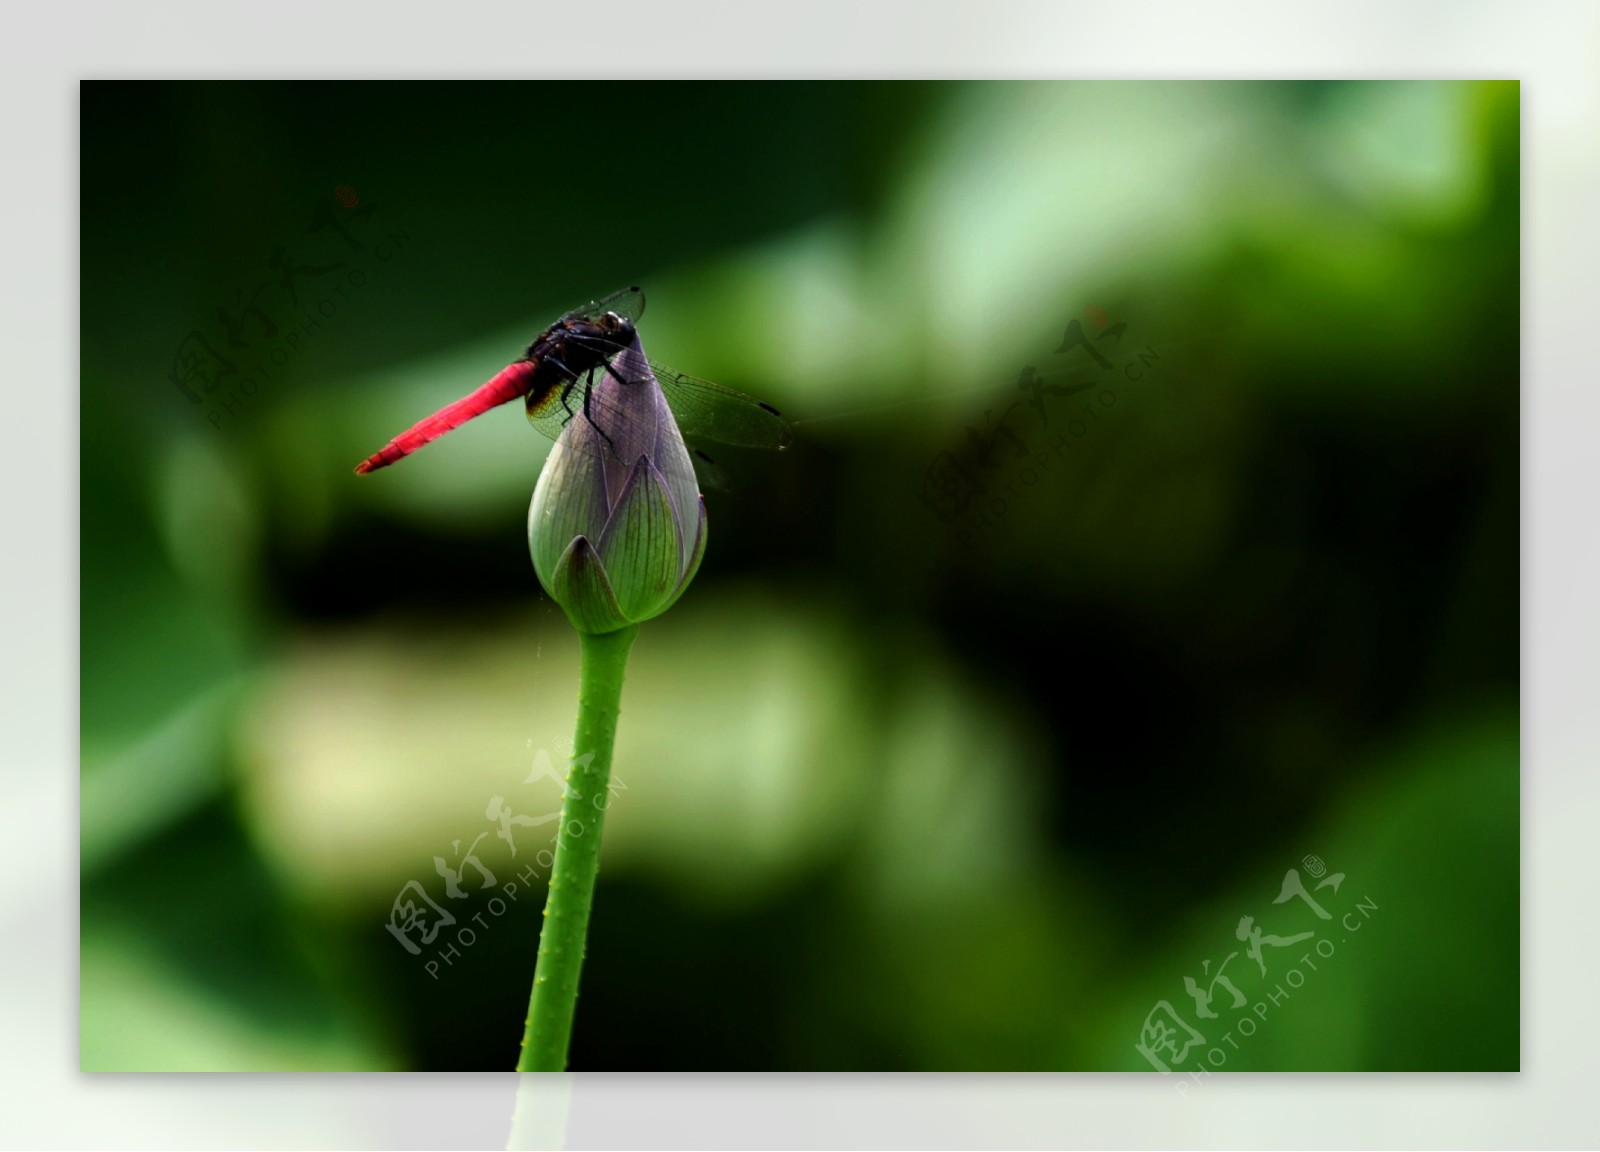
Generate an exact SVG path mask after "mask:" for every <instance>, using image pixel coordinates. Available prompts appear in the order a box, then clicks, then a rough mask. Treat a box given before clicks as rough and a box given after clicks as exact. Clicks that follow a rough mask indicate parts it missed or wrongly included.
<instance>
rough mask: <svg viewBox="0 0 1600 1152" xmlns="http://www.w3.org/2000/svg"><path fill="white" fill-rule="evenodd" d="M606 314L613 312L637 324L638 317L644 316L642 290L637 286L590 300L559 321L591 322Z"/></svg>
mask: <svg viewBox="0 0 1600 1152" xmlns="http://www.w3.org/2000/svg"><path fill="white" fill-rule="evenodd" d="M607 312H615V313H616V314H617V315H618V316H626V317H627V318H628V319H629V320H632V321H633V322H634V323H635V324H637V323H638V322H639V317H641V316H643V315H644V289H643V288H640V287H639V286H638V285H637V284H635V285H634V286H633V287H631V288H623V289H621V290H620V291H617V292H613V293H612V294H611V295H609V296H604V297H601V298H600V299H599V300H591V301H589V303H587V304H585V305H584V306H583V307H582V308H574V309H573V310H572V311H571V312H568V313H567V314H566V315H564V316H562V317H561V319H562V320H580V319H589V320H593V319H594V318H595V317H597V316H603V315H605V314H606V313H607ZM558 323H559V321H558Z"/></svg>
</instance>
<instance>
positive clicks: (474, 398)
mask: <svg viewBox="0 0 1600 1152" xmlns="http://www.w3.org/2000/svg"><path fill="white" fill-rule="evenodd" d="M643 314H644V290H643V289H641V288H639V287H637V286H634V287H631V288H624V289H622V290H621V291H618V292H613V293H612V294H611V295H609V296H606V297H604V298H602V299H600V300H596V301H593V302H591V303H589V304H585V305H584V306H583V307H582V308H575V309H573V310H572V311H570V312H567V313H565V314H564V315H563V316H561V318H560V319H558V320H557V321H556V322H555V323H553V324H551V325H550V326H549V327H548V328H546V329H545V330H544V331H543V332H541V333H539V335H538V336H537V337H535V338H534V341H533V343H531V344H529V345H528V348H527V351H525V352H524V353H523V354H522V357H521V359H519V360H516V361H514V362H513V363H511V364H509V365H507V366H506V367H505V368H502V369H501V370H500V371H499V372H497V373H495V375H494V376H493V377H491V378H490V379H489V381H488V382H487V383H485V384H483V385H481V386H480V387H478V388H477V389H476V390H474V391H472V392H470V393H468V394H467V395H466V396H463V397H462V398H461V399H459V400H457V401H456V402H455V403H453V404H447V405H446V406H445V407H443V408H441V409H439V411H437V412H435V413H434V414H433V415H432V416H429V417H428V418H427V419H426V420H422V421H419V422H418V423H416V424H414V425H412V426H411V427H410V428H408V429H407V430H406V431H404V432H402V433H400V435H398V436H396V437H395V438H394V439H393V440H391V441H389V443H387V444H385V445H384V446H383V447H382V448H380V449H379V450H378V451H376V452H374V453H373V454H372V455H371V456H368V457H367V458H366V459H365V460H363V461H362V462H361V463H360V464H357V465H356V474H357V475H365V474H366V473H368V472H375V471H377V470H378V469H379V468H387V467H388V466H389V465H391V464H393V463H395V462H396V461H399V460H403V459H404V458H405V457H407V456H409V455H411V453H413V452H415V451H416V450H417V449H419V448H421V447H422V446H423V445H425V444H429V443H432V442H433V441H434V440H437V439H438V438H439V437H440V436H443V435H444V434H445V433H446V432H449V431H450V430H451V429H452V428H459V427H460V426H461V425H462V424H465V423H466V422H467V421H468V420H471V419H472V418H473V417H474V416H481V415H482V414H483V413H485V412H487V411H489V409H491V408H497V407H499V406H500V405H501V404H508V403H510V402H511V401H512V400H516V399H518V398H521V399H522V400H523V403H524V406H525V407H526V409H527V413H528V421H529V422H530V423H531V424H532V425H533V426H534V427H535V428H536V429H538V430H539V431H540V432H541V433H543V434H544V435H546V436H548V437H550V438H551V439H552V440H554V439H557V438H558V437H559V436H560V435H561V430H562V429H563V428H564V427H566V425H567V423H568V422H569V421H571V420H574V419H586V420H589V421H590V422H592V423H593V424H594V426H595V428H596V429H598V430H599V432H600V434H601V437H602V438H603V439H604V440H606V441H607V442H609V440H610V437H609V434H608V433H607V431H606V427H605V423H604V421H605V419H606V413H604V412H599V413H597V411H596V409H597V408H598V407H599V405H598V403H597V402H596V401H595V394H596V393H595V387H594V386H595V383H596V381H597V380H598V378H599V376H598V374H599V373H602V372H605V373H610V374H611V375H612V376H613V377H615V379H616V380H617V381H618V382H619V383H622V384H628V385H637V384H639V383H640V381H638V380H627V379H624V378H623V376H622V375H620V374H619V373H618V371H617V368H616V367H615V364H614V361H615V359H616V357H617V355H618V354H619V353H620V352H622V350H623V349H625V348H627V347H628V346H629V345H630V344H632V342H633V339H634V336H635V333H636V332H637V325H638V323H639V317H640V316H642V315H643ZM648 363H649V365H650V370H651V372H652V373H653V374H654V375H655V377H656V380H657V381H658V382H659V383H660V385H661V391H662V393H663V394H664V395H665V396H666V399H667V404H668V405H669V406H670V407H671V408H672V414H673V416H674V417H675V418H676V420H677V422H678V428H679V431H681V432H682V433H683V435H684V437H685V438H686V439H691V440H714V441H716V442H718V443H721V444H732V445H736V446H740V447H747V448H774V449H782V448H787V447H788V446H789V445H790V444H792V443H794V432H793V430H792V429H791V428H790V426H789V422H788V421H787V420H785V419H784V418H783V416H782V415H781V414H780V413H779V412H778V410H777V409H776V408H774V407H772V406H771V405H770V404H765V403H762V402H761V401H760V400H757V399H756V398H755V397H753V396H747V395H745V394H744V393H743V392H738V391H735V390H734V389H732V388H725V387H723V386H722V385H721V384H713V383H712V382H711V381H709V380H701V379H699V378H697V377H694V376H689V375H687V374H685V373H682V372H678V371H676V370H674V369H672V368H668V367H667V366H666V365H664V364H661V363H658V362H656V361H654V360H651V361H649V362H648ZM597 415H598V417H599V418H598V419H597ZM696 456H697V458H698V462H703V463H706V464H709V459H708V458H707V457H706V456H705V455H704V454H703V453H698V452H697V453H696ZM708 472H709V473H710V474H711V475H713V476H715V475H716V474H717V470H716V469H715V467H714V466H712V467H711V468H709V469H708Z"/></svg>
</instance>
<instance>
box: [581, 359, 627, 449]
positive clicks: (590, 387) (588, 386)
mask: <svg viewBox="0 0 1600 1152" xmlns="http://www.w3.org/2000/svg"><path fill="white" fill-rule="evenodd" d="M606 368H607V369H608V370H611V371H612V373H613V375H615V370H614V369H612V368H611V365H610V364H607V365H606ZM618 379H621V377H618ZM593 395H594V369H592V368H591V369H590V370H589V379H588V381H587V382H586V383H585V384H584V386H583V418H584V419H585V420H587V421H588V422H589V426H590V427H591V428H593V429H594V430H595V431H596V432H598V433H600V439H602V440H604V441H605V442H606V443H607V444H608V445H609V446H610V448H611V451H612V453H613V454H615V453H616V451H617V445H616V443H615V441H613V440H612V439H611V437H610V436H607V435H606V430H605V429H604V428H602V427H600V425H598V424H596V423H595V422H594V413H593V412H592V411H591V410H590V408H589V397H591V396H593Z"/></svg>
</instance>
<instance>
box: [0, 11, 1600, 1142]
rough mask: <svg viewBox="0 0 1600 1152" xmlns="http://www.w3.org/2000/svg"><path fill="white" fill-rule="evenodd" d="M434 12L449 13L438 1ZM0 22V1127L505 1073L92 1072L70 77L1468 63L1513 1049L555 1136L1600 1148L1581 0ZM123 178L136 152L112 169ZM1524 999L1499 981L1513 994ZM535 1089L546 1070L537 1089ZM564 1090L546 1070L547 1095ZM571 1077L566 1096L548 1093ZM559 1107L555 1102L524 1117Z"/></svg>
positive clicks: (1587, 110) (854, 1100) (754, 1110)
mask: <svg viewBox="0 0 1600 1152" xmlns="http://www.w3.org/2000/svg"><path fill="white" fill-rule="evenodd" d="M445 21H448V24H445V23H444V22H445ZM6 25H7V28H6V33H5V35H4V37H0V62H3V64H4V67H3V68H0V84H3V86H4V97H5V98H4V100H3V102H0V123H3V127H4V131H3V133H0V139H3V140H4V141H5V153H6V163H5V170H6V178H5V179H4V180H0V198H3V199H0V222H4V224H5V225H6V226H7V235H6V241H7V242H6V244H5V245H4V251H5V254H6V260H5V261H4V263H3V265H0V267H3V268H4V283H5V289H6V290H5V296H4V307H3V308H0V317H3V320H0V323H4V325H5V336H6V339H5V343H4V345H3V346H4V348H5V354H4V359H3V361H0V363H4V365H5V369H6V371H5V376H4V380H5V384H6V387H7V395H6V401H7V405H6V409H5V410H6V412H7V414H8V418H9V420H10V421H11V426H12V432H13V434H12V435H11V436H8V437H7V438H6V446H5V450H4V452H3V453H0V477H3V481H4V482H3V484H0V492H3V493H4V499H5V502H6V504H5V512H6V522H7V525H8V529H9V531H8V539H7V547H6V550H5V551H6V560H7V563H6V564H4V565H3V566H0V581H3V591H4V599H3V602H4V603H5V604H6V606H7V615H8V617H9V619H8V621H7V627H6V629H5V635H6V637H7V641H8V642H7V644H5V645H4V646H3V647H0V669H3V674H4V687H5V691H4V692H0V699H3V700H4V701H5V720H6V723H5V724H4V725H3V726H0V733H3V734H0V740H3V745H0V747H3V752H4V755H3V757H0V763H3V764H4V771H5V778H6V783H5V792H4V797H3V801H0V868H3V871H0V875H3V876H4V877H5V879H6V885H7V886H10V887H12V888H15V889H18V890H20V891H22V893H23V895H22V896H21V897H15V896H8V897H6V898H5V899H4V900H3V901H0V908H3V909H4V910H5V911H6V913H7V915H6V917H5V920H6V945H5V947H4V948H3V949H0V996H3V997H4V1000H5V1003H4V1005H3V1015H0V1020H3V1021H4V1023H3V1024H0V1061H3V1063H0V1074H3V1077H4V1092H3V1094H0V1098H3V1100H4V1103H3V1105H0V1144H4V1145H7V1146H14V1147H32V1148H55V1147H85V1146H95V1147H152V1148H157V1147H159V1148H187V1147H197V1148H199V1147H244V1146H249V1147H328V1148H332V1147H350V1148H363V1147H419V1148H440V1147H494V1146H499V1145H500V1144H501V1142H502V1141H503V1140H504V1139H505V1134H506V1129H507V1124H508V1122H509V1114H510V1107H511V1101H512V1098H513V1096H514V1093H515V1088H516V1082H515V1078H514V1077H511V1076H477V1077H473V1076H410V1077H381V1076H327V1077H321V1078H317V1077H283V1076H260V1077H236V1076H226V1077H179V1076H163V1077H135V1076H100V1077H88V1076H83V1075H81V1074H79V1073H78V1072H77V1071H76V1067H75V1066H76V1049H77V1046H76V1037H75V1032H76V1019H77V1004H76V918H77V917H76V913H77V891H76V883H77V877H76V850H77V838H76V784H75V780H76V771H75V768H76V760H77V757H76V751H77V701H76V688H77V677H76V674H75V668H76V655H77V653H76V645H75V640H76V637H77V612H76V608H77V604H76V593H77V580H76V576H77V559H78V553H77V543H76V528H77V515H76V513H77V499H76V497H77V467H76V461H77V451H78V445H77V416H76V397H77V388H76V366H77V347H78V331H77V307H76V305H77V301H76V288H77V279H76V276H77V257H78V252H77V240H76V235H77V233H76V226H77V219H76V218H77V163H76V160H77V157H76V150H77V135H76V117H77V82H78V80H79V79H80V78H84V77H111V76H168V75H183V76H230V77H233V76H247V75H248V76H431V77H442V76H473V77H478V76H531V75H543V76H577V75H629V76H689V75H698V76H707V75H709V76H869V75H870V76H1049V77H1068V76H1097V77H1100V76H1131V77H1160V76H1216V77H1224V76H1253V77H1264V76H1273V77H1289V76H1295V77H1301V76H1304V77H1344V76H1409V77H1415V76H1430V77H1439V76H1451V77H1508V78H1515V79H1520V80H1521V81H1522V82H1523V89H1522V97H1523V125H1524V160H1525V164H1524V212H1525V223H1524V238H1525V251H1524V268H1525V285H1524V299H1523V308H1522V332H1523V336H1524V341H1525V343H1524V349H1525V351H1524V364H1525V368H1526V380H1525V389H1526V390H1525V407H1524V425H1523V436H1524V445H1525V451H1526V454H1525V458H1524V466H1525V470H1526V475H1525V491H1524V498H1525V500H1526V501H1527V503H1526V506H1525V507H1526V512H1527V515H1526V520H1525V537H1524V545H1525V548H1524V564H1525V574H1526V583H1525V591H1526V600H1525V615H1524V622H1525V625H1526V627H1527V632H1526V634H1525V643H1526V647H1525V653H1526V658H1525V661H1524V692H1525V709H1524V722H1525V725H1526V727H1525V731H1526V738H1525V740H1524V791H1523V804H1524V815H1525V821H1524V832H1523V835H1524V845H1525V850H1524V853H1523V860H1524V875H1523V883H1524V889H1523V890H1524V893H1525V901H1524V917H1523V919H1524V938H1523V947H1524V952H1523V955H1524V988H1523V990H1522V995H1523V1001H1522V1002H1523V1007H1524V1033H1523V1037H1524V1038H1523V1069H1524V1070H1523V1072H1522V1073H1520V1074H1516V1075H1501V1076H1444V1075H1428V1076H1343V1077H1333V1076H1235V1077H1230V1078H1221V1077H1219V1078H1218V1079H1217V1080H1216V1081H1215V1082H1214V1084H1213V1086H1211V1087H1210V1089H1209V1090H1208V1091H1207V1092H1205V1093H1203V1094H1201V1095H1200V1096H1199V1097H1198V1098H1196V1099H1194V1100H1190V1101H1187V1102H1186V1101H1184V1100H1182V1099H1180V1098H1179V1097H1178V1096H1177V1095H1176V1094H1175V1093H1173V1092H1172V1091H1171V1089H1170V1085H1168V1084H1167V1083H1166V1082H1165V1081H1164V1079H1162V1078H1157V1077H1154V1076H1145V1077H1133V1076H1098V1075H1046V1076H1017V1077H1012V1076H985V1077H965V1076H960V1077H958V1076H928V1077H911V1076H884V1077H868V1076H863V1077H853V1078H846V1077H813V1076H789V1077H688V1076H654V1077H598V1076H596V1077H580V1078H577V1080H576V1083H575V1084H571V1085H567V1087H570V1088H571V1099H570V1105H569V1124H568V1129H567V1133H568V1134H567V1139H568V1141H569V1142H570V1145H571V1146H573V1147H635V1146H637V1147H693V1148H723V1147H727V1148H753V1147H862V1148H867V1147H871V1148H880V1147H881V1148H891V1147H948V1148H958V1147H959V1148H965V1147H974V1148H976V1147H1118V1148H1120V1147H1166V1146H1180V1147H1219V1148H1221V1147H1365V1146H1389V1147H1401V1146H1404V1147H1512V1146H1516V1147H1548V1146H1561V1147H1565V1146H1585V1145H1587V1146H1594V1145H1595V1144H1596V1143H1597V1142H1600V1123H1597V1122H1596V1120H1595V1119H1594V1117H1593V1110H1592V1109H1591V1108H1590V1107H1589V1106H1588V1102H1587V1100H1586V1099H1585V1087H1586V1084H1585V1081H1586V1078H1587V1077H1586V1073H1587V1071H1588V1069H1589V1067H1590V1065H1591V1064H1592V1063H1593V1061H1594V1050H1595V1044H1596V1039H1595V1038H1596V1036H1597V1035H1600V1028H1597V1027H1596V1026H1597V1024H1600V1019H1597V1011H1596V1006H1595V997H1594V995H1593V988H1594V979H1593V976H1592V975H1591V967H1592V964H1593V960H1594V957H1595V956H1596V955H1597V952H1600V949H1597V948H1596V925H1597V923H1600V920H1597V918H1596V917H1595V915H1594V914H1593V909H1594V905H1595V900H1594V898H1593V896H1592V894H1591V893H1592V892H1593V881H1592V880H1591V879H1590V877H1591V876H1592V874H1593V867H1594V865H1593V861H1592V854H1591V853H1590V852H1588V851H1587V849H1588V847H1589V843H1590V842H1591V841H1592V838H1593V833H1592V831H1591V827H1592V824H1593V820H1594V816H1595V813H1596V803H1595V802H1596V800H1597V799H1600V796H1597V792H1600V784H1597V782H1596V779H1595V777H1594V773H1593V765H1594V763H1595V752H1596V750H1597V745H1600V740H1597V728H1600V720H1597V718H1596V716H1597V713H1596V712H1595V711H1594V710H1593V708H1592V705H1593V702H1594V701H1596V700H1597V699H1600V692H1597V691H1596V689H1597V687H1600V685H1597V683H1596V674H1595V660H1594V658H1593V655H1592V654H1593V653H1594V652H1595V650H1596V649H1597V647H1600V643H1597V641H1600V635H1597V631H1600V629H1597V626H1596V624H1597V612H1596V609H1595V604H1596V590H1597V589H1600V579H1597V577H1600V545H1597V544H1596V543H1595V526H1596V524H1597V522H1600V520H1597V516H1596V512H1595V503H1594V499H1593V492H1594V489H1595V466H1594V463H1593V461H1594V459H1595V454H1594V453H1593V452H1592V451H1591V450H1590V448H1589V445H1588V443H1587V441H1588V439H1589V438H1590V437H1591V436H1592V434H1593V433H1592V431H1591V430H1592V429H1594V428H1596V427H1597V426H1600V421H1597V420H1596V419H1595V417H1596V415H1597V412H1596V407H1597V399H1596V397H1597V391H1596V388H1595V386H1594V381H1595V377H1596V371H1595V366H1594V356H1595V351H1596V345H1595V342H1594V340H1593V339H1591V338H1590V331H1591V330H1592V327H1593V324H1594V318H1595V317H1596V316H1600V294H1597V292H1596V288H1595V276H1594V270H1595V269H1596V268H1600V245H1597V242H1596V235H1597V233H1596V229H1595V227H1594V224H1593V215H1594V212H1595V211H1596V208H1597V206H1600V80H1597V77H1600V67H1597V65H1600V6H1596V5H1592V4H1586V3H1583V2H1581V0H1579V2H1575V3H1565V4H1560V3H1551V4H1521V5H1506V4H1490V3H1481V2H1480V3H1448V2H1444V0H1440V2H1434V3H1422V2H1404V0H1383V2H1381V3H1373V2H1355V0H1341V2H1338V3H1319V4H1291V3H1280V2H1267V0H1261V2H1255V3H1245V2H1235V3H1229V4H1207V5H1193V4H1172V5H1165V4H1152V3H1148V2H1135V3H1114V2H1110V0H1101V2H1098V3H1092V4H1090V3H1076V4H1047V3H1044V2H1036V3H1014V2H1008V0H987V2H986V3H983V4H980V5H963V6H958V5H955V4H950V3H924V4H920V5H911V4H907V5H902V6H891V5H884V4H876V3H869V2H866V0H850V2H849V3H839V2H837V0H829V2H827V3H815V2H807V3H799V2H797V0H791V3H789V4H786V5H782V6H761V5H756V4H738V3H700V4H695V5H683V4H666V3H659V2H657V3H648V4H641V3H597V4H592V5H578V4H572V3H568V4H563V5H551V6H540V5H534V4H530V3H526V2H511V0H507V2H502V3H493V4H485V3H470V2H463V0H457V2H456V3H452V4H450V5H448V6H447V7H446V8H443V9H441V8H439V7H438V6H434V5H428V6H424V5H421V4H413V5H404V4H398V3H392V2H391V3H374V2H372V0H352V2H349V3H333V2H329V0H321V2H319V3H314V4H313V3H307V2H305V0H277V2H275V3H272V4H258V5H245V6H238V7H229V8H224V6H223V5H220V4H217V3H215V2H214V0H206V2H204V3H200V2H190V3H184V4H170V3H168V4H163V3H151V2H146V3H141V4H127V5H116V4H110V3H98V4H76V5H70V4H55V5H45V4H38V3H35V4H30V5H27V6H13V7H12V8H10V9H8V11H7V15H6ZM130 175H131V176H132V177H134V178H136V177H137V174H130ZM1507 994H1508V995H1511V994H1514V990H1509V989H1508V990H1507ZM552 1090H556V1089H555V1086H554V1085H552ZM562 1090H564V1089H562ZM562 1106H563V1105H562V1104H550V1105H549V1108H551V1109H557V1110H559V1108H560V1107H562ZM541 1114H543V1113H541Z"/></svg>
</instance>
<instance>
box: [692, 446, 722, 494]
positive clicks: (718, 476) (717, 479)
mask: <svg viewBox="0 0 1600 1152" xmlns="http://www.w3.org/2000/svg"><path fill="white" fill-rule="evenodd" d="M689 463H691V464H693V465H694V474H695V478H696V479H698V480H699V481H700V490H701V491H702V492H732V491H733V484H732V483H731V482H729V480H728V474H727V473H726V472H724V471H723V470H722V469H721V468H718V467H717V465H716V461H714V460H712V459H711V457H709V456H707V455H706V454H705V453H704V452H702V451H700V449H698V448H696V447H694V446H693V445H692V444H691V445H690V446H689Z"/></svg>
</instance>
